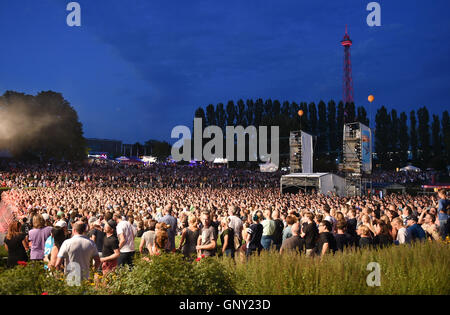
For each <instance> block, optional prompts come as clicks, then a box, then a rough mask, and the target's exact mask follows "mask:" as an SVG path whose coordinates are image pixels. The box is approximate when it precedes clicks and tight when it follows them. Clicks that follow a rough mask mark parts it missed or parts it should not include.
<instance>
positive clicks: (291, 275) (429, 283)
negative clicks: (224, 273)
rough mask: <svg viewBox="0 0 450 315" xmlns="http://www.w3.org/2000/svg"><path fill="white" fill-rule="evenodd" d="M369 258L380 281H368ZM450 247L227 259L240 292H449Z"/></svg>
mask: <svg viewBox="0 0 450 315" xmlns="http://www.w3.org/2000/svg"><path fill="white" fill-rule="evenodd" d="M370 262H377V263H378V264H380V271H381V285H380V286H374V287H371V286H368V285H367V283H366V278H367V276H368V275H369V273H371V271H372V270H367V265H368V264H369V263H370ZM449 262H450V248H449V247H448V245H445V244H441V243H420V244H414V245H412V246H392V247H389V248H386V249H383V250H379V251H376V250H362V251H361V250H348V251H346V252H343V253H336V254H335V255H334V256H333V255H330V256H326V257H324V258H323V259H320V258H318V257H317V258H310V257H305V256H299V255H297V254H295V253H286V254H283V255H279V254H278V253H274V252H262V253H261V255H260V256H259V257H258V256H255V257H251V258H250V259H249V260H248V261H247V262H242V261H239V260H238V259H237V260H236V262H233V261H231V260H230V259H226V260H224V264H225V266H226V268H227V269H228V270H229V271H230V273H231V274H232V275H233V283H234V287H235V289H236V291H237V293H238V294H248V295H264V294H268V295H280V294H289V295H292V294H294V295H296V294H346V295H348V294H350V295H351V294H449V293H450V271H449V269H448V266H449Z"/></svg>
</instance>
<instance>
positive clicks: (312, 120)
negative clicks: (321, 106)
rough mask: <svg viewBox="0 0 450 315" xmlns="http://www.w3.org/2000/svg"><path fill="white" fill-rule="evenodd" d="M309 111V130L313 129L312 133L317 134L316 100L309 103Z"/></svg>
mask: <svg viewBox="0 0 450 315" xmlns="http://www.w3.org/2000/svg"><path fill="white" fill-rule="evenodd" d="M308 111H309V113H308V116H309V117H308V119H309V126H310V128H309V130H310V131H311V134H313V135H317V108H316V104H315V103H314V102H312V103H309V106H308Z"/></svg>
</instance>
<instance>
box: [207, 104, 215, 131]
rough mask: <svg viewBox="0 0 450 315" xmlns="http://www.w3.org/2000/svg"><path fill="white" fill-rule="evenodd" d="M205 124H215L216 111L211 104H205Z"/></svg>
mask: <svg viewBox="0 0 450 315" xmlns="http://www.w3.org/2000/svg"><path fill="white" fill-rule="evenodd" d="M206 125H207V126H215V125H217V122H216V111H215V109H214V105H213V104H209V105H208V106H206Z"/></svg>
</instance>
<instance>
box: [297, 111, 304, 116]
mask: <svg viewBox="0 0 450 315" xmlns="http://www.w3.org/2000/svg"><path fill="white" fill-rule="evenodd" d="M298 115H299V116H300V117H301V116H303V111H302V110H301V109H300V110H299V111H298Z"/></svg>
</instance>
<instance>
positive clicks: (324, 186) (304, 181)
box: [280, 173, 346, 197]
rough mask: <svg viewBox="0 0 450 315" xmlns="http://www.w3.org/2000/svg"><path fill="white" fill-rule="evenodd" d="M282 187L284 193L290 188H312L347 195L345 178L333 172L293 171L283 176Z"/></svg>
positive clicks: (321, 191) (325, 192) (324, 192)
mask: <svg viewBox="0 0 450 315" xmlns="http://www.w3.org/2000/svg"><path fill="white" fill-rule="evenodd" d="M280 188H281V192H282V193H283V192H284V190H286V189H289V188H297V189H302V190H305V191H306V190H308V189H311V188H314V189H316V191H318V192H320V193H322V194H324V195H330V194H336V195H338V196H341V197H342V196H345V194H346V191H345V179H344V178H343V177H340V176H338V175H336V174H332V173H291V174H288V175H283V176H281V180H280Z"/></svg>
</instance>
